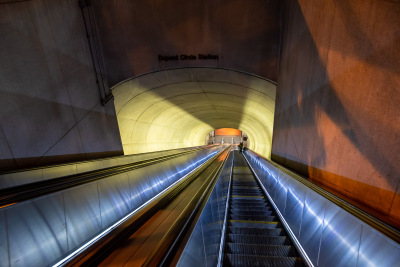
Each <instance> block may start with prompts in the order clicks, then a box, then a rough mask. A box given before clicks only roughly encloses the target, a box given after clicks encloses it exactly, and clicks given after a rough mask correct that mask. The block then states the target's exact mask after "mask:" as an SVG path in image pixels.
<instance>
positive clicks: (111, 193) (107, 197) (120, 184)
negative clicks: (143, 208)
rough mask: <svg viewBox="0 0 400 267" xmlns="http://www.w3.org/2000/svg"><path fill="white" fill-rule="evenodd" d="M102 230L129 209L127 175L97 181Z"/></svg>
mask: <svg viewBox="0 0 400 267" xmlns="http://www.w3.org/2000/svg"><path fill="white" fill-rule="evenodd" d="M99 196H100V214H101V226H102V229H105V228H106V227H108V226H110V225H111V224H112V223H114V222H116V221H117V220H119V219H120V218H122V217H123V216H125V215H126V214H128V212H129V211H130V209H131V201H130V190H129V178H128V174H127V173H122V174H119V175H115V176H112V177H109V178H106V179H102V180H100V181H99Z"/></svg>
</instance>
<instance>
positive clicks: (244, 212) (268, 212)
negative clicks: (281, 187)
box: [229, 209, 275, 216]
mask: <svg viewBox="0 0 400 267" xmlns="http://www.w3.org/2000/svg"><path fill="white" fill-rule="evenodd" d="M229 213H230V214H239V215H243V216H252V215H256V216H259V215H261V214H262V215H263V216H275V212H274V211H272V210H265V209H260V210H259V211H247V210H230V211H229Z"/></svg>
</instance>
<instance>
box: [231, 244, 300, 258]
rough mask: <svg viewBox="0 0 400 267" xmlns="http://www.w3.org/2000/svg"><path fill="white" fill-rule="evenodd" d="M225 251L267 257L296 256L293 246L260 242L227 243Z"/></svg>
mask: <svg viewBox="0 0 400 267" xmlns="http://www.w3.org/2000/svg"><path fill="white" fill-rule="evenodd" d="M226 253H230V254H244V255H262V256H267V257H297V251H296V249H295V248H294V247H293V246H274V245H260V244H242V243H228V246H227V247H226Z"/></svg>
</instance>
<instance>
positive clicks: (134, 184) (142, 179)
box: [128, 168, 151, 210]
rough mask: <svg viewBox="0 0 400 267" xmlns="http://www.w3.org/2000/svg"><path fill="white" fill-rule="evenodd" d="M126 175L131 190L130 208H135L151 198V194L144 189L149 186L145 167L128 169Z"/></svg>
mask: <svg viewBox="0 0 400 267" xmlns="http://www.w3.org/2000/svg"><path fill="white" fill-rule="evenodd" d="M128 176H129V187H130V190H131V204H132V206H131V210H135V209H137V208H138V207H139V206H140V205H142V204H143V203H145V202H146V201H147V200H149V199H150V198H151V195H150V194H149V193H148V192H147V191H146V190H147V189H148V188H149V187H150V184H149V183H148V178H147V169H146V168H141V169H136V170H133V171H130V172H129V173H128Z"/></svg>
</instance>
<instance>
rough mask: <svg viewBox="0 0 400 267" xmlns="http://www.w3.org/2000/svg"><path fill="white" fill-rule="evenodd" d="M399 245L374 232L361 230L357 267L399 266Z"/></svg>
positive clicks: (365, 228) (372, 230) (366, 229)
mask: <svg viewBox="0 0 400 267" xmlns="http://www.w3.org/2000/svg"><path fill="white" fill-rule="evenodd" d="M399 265H400V244H398V243H395V242H393V241H392V240H390V239H389V238H387V237H385V236H382V234H380V233H378V232H377V231H376V230H374V229H371V228H369V227H368V226H365V227H363V228H362V233H361V244H360V249H359V251H358V261H357V266H360V267H362V266H387V267H391V266H399Z"/></svg>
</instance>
